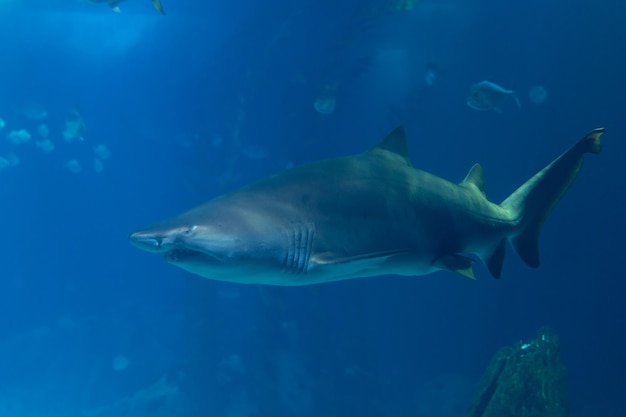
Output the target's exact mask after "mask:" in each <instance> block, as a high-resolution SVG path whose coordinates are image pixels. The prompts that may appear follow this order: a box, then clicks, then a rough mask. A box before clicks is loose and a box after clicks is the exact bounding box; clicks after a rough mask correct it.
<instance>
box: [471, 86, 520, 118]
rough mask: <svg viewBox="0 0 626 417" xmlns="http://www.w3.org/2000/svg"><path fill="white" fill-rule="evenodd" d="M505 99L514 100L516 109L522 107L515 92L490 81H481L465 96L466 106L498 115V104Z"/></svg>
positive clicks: (500, 111) (499, 110) (499, 111)
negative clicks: (495, 112) (493, 111)
mask: <svg viewBox="0 0 626 417" xmlns="http://www.w3.org/2000/svg"><path fill="white" fill-rule="evenodd" d="M507 97H511V98H512V99H513V100H515V104H516V105H517V107H518V108H520V107H522V106H521V104H520V102H519V99H518V98H517V96H516V95H515V91H513V90H507V89H506V88H504V87H501V86H499V85H498V84H496V83H493V82H491V81H481V82H478V83H476V84H474V85H473V86H472V88H470V92H469V96H467V105H468V106H470V107H471V108H473V109H474V110H495V111H497V112H498V113H502V110H501V109H500V104H501V103H502V102H503V101H504V99H505V98H507Z"/></svg>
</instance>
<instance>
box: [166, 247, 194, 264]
mask: <svg viewBox="0 0 626 417" xmlns="http://www.w3.org/2000/svg"><path fill="white" fill-rule="evenodd" d="M199 253H200V252H198V251H195V250H191V249H172V250H170V251H167V252H165V254H164V255H163V258H164V259H165V260H166V261H168V262H179V261H183V260H185V259H187V258H190V257H192V256H194V255H198V254H199Z"/></svg>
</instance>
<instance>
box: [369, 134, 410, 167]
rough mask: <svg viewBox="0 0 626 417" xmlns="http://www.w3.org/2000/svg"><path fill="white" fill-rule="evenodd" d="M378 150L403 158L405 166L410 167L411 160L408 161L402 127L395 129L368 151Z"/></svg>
mask: <svg viewBox="0 0 626 417" xmlns="http://www.w3.org/2000/svg"><path fill="white" fill-rule="evenodd" d="M378 150H386V151H389V152H393V153H395V154H396V155H398V156H401V157H402V158H404V160H405V161H406V163H407V164H409V165H412V164H411V160H410V159H409V147H408V146H407V144H406V132H405V131H404V127H403V126H398V127H396V128H395V129H394V130H392V131H391V133H389V134H388V135H387V136H386V137H385V139H383V140H382V141H381V142H380V143H379V144H378V145H376V146H374V147H373V148H371V149H370V150H369V151H370V152H372V151H378Z"/></svg>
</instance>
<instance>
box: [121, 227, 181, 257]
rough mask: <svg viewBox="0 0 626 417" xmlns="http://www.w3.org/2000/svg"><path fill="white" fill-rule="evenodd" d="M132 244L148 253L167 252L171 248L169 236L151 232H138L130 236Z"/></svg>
mask: <svg viewBox="0 0 626 417" xmlns="http://www.w3.org/2000/svg"><path fill="white" fill-rule="evenodd" d="M128 240H130V243H132V244H133V245H135V246H137V247H138V248H139V249H143V250H145V251H148V252H156V253H159V252H165V251H167V250H168V249H169V246H171V242H169V239H168V238H167V236H164V235H163V234H162V233H155V232H154V231H149V230H138V231H136V232H133V233H131V234H130V235H128Z"/></svg>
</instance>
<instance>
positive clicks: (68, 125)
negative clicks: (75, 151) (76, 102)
mask: <svg viewBox="0 0 626 417" xmlns="http://www.w3.org/2000/svg"><path fill="white" fill-rule="evenodd" d="M86 130H87V127H86V125H85V121H84V120H83V116H82V115H81V114H80V110H79V109H78V107H74V108H72V109H70V111H68V112H67V115H66V116H65V130H64V131H63V138H64V139H65V140H66V141H67V142H68V143H70V142H72V141H73V140H74V139H78V140H79V141H83V140H85V131H86Z"/></svg>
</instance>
